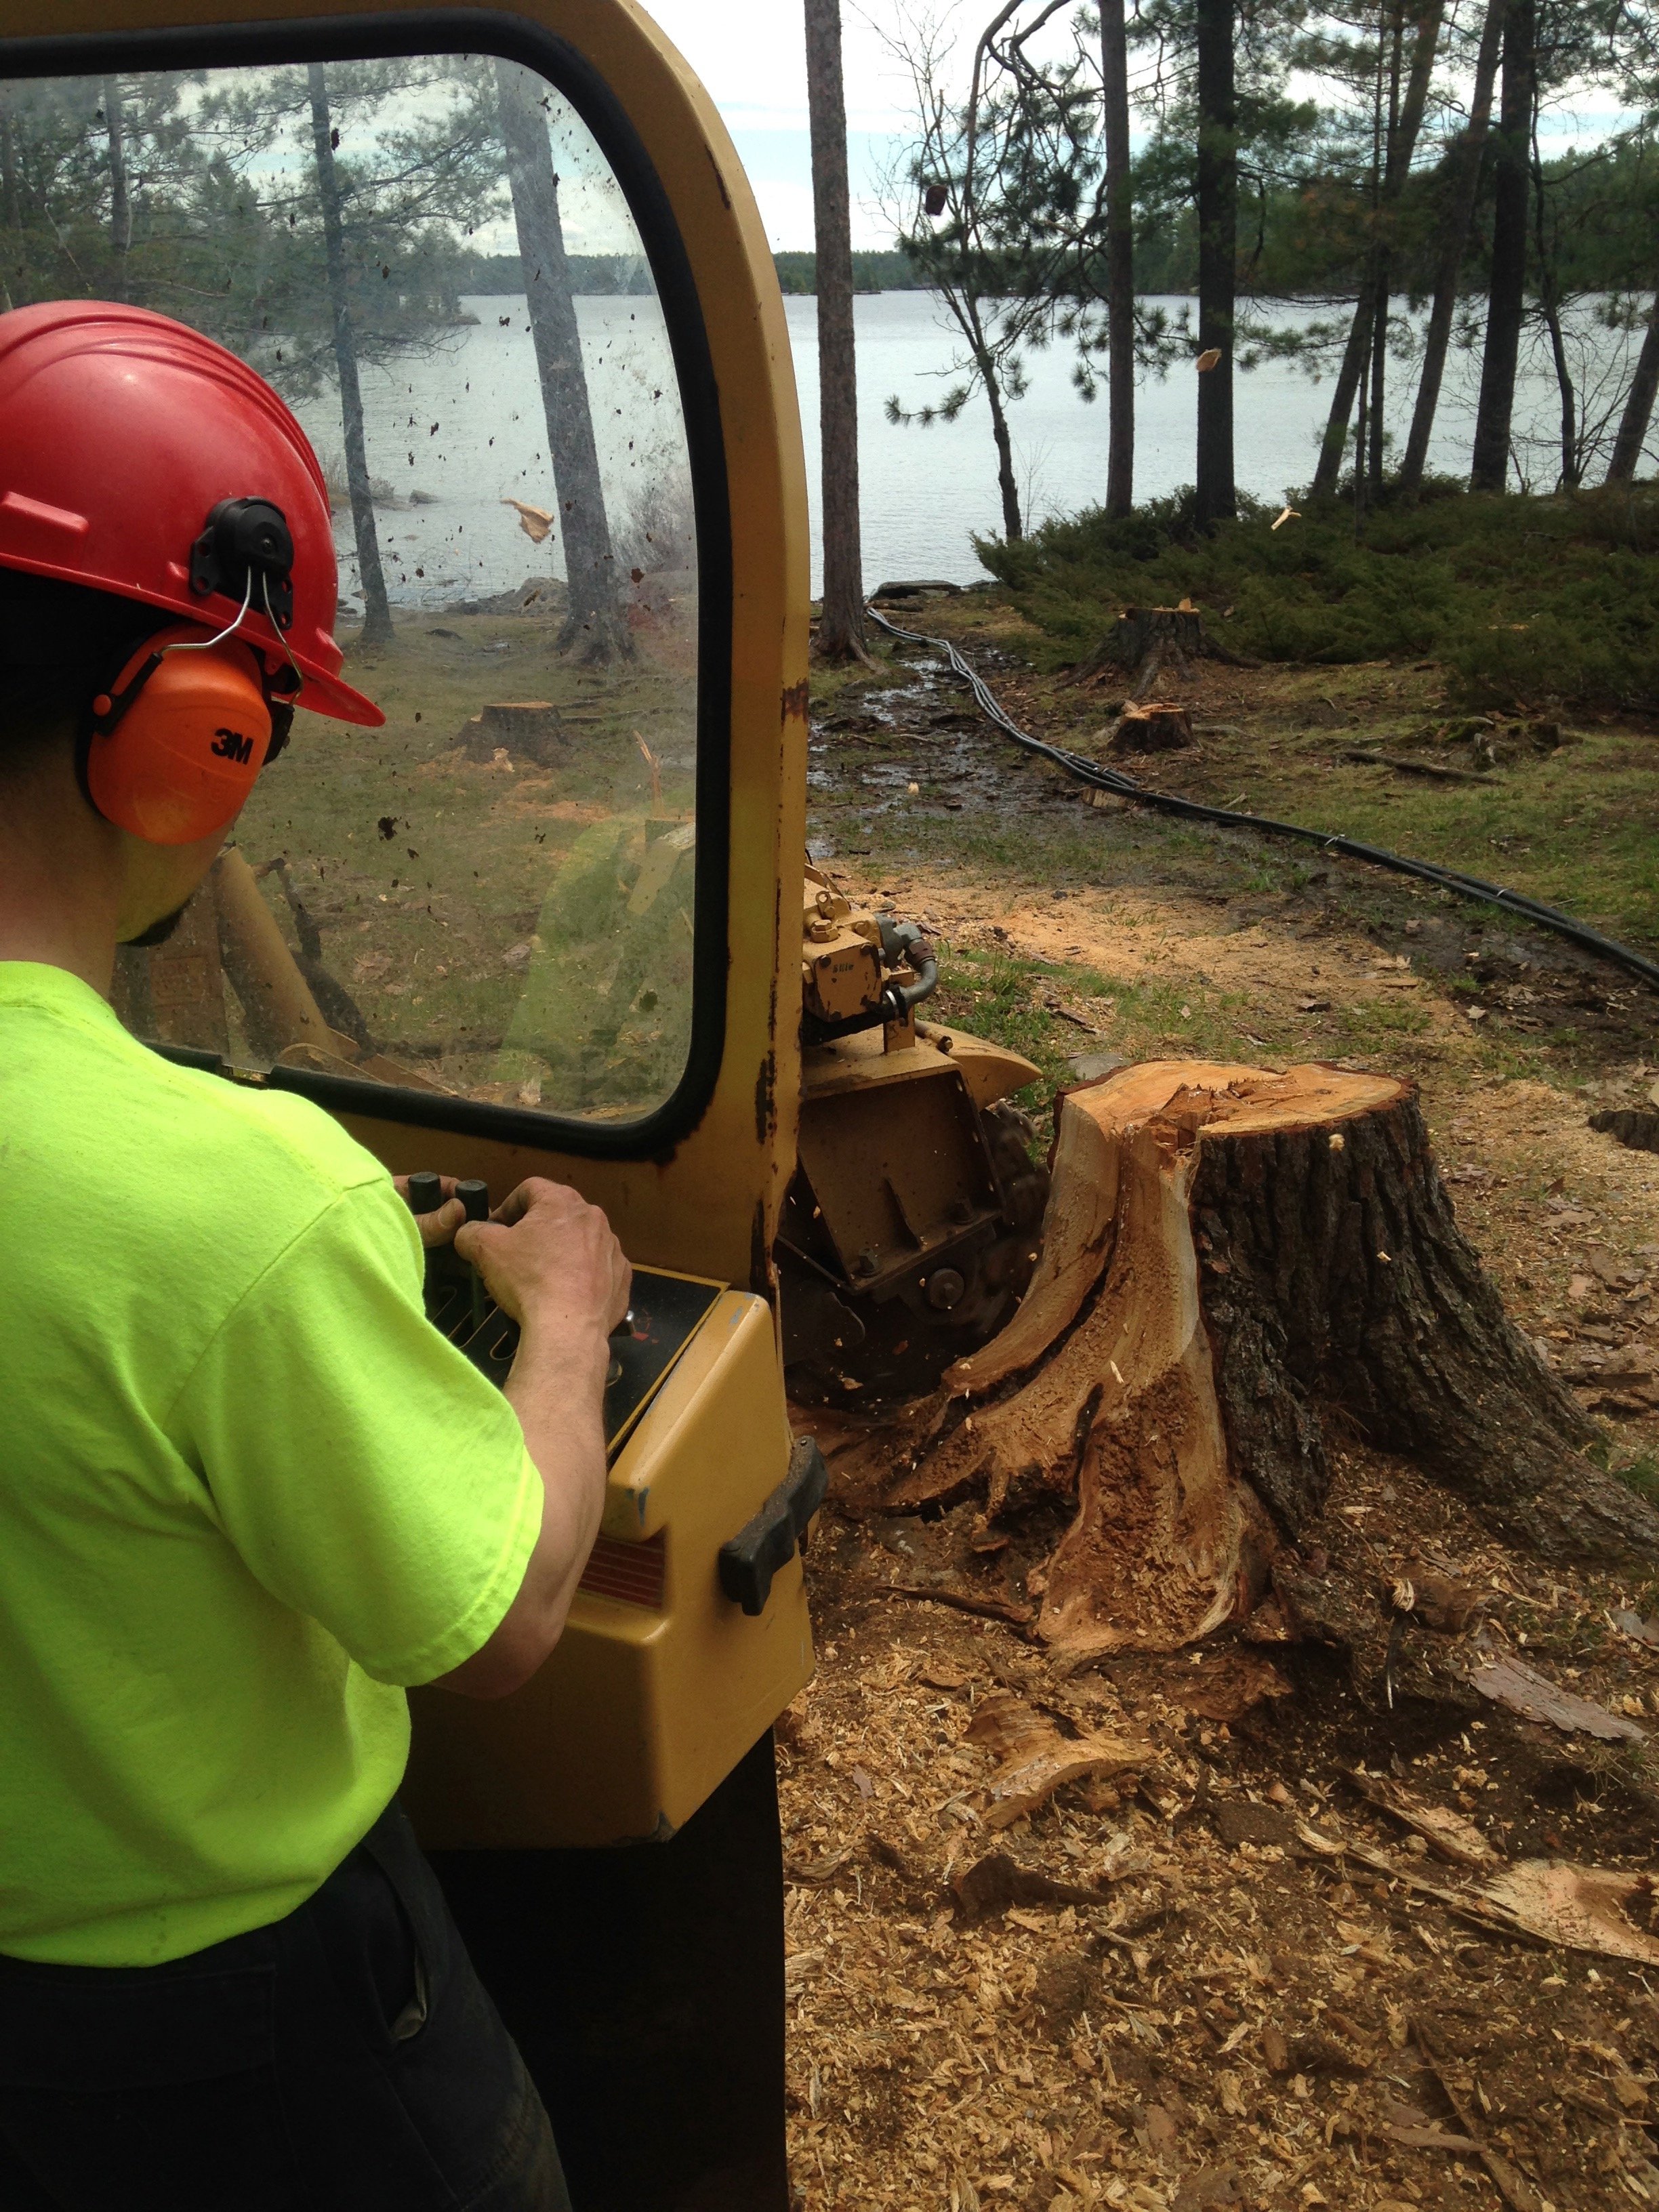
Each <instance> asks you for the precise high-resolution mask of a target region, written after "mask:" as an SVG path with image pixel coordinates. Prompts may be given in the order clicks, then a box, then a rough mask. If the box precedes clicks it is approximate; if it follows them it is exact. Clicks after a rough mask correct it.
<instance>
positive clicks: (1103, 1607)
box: [831, 1060, 1659, 1656]
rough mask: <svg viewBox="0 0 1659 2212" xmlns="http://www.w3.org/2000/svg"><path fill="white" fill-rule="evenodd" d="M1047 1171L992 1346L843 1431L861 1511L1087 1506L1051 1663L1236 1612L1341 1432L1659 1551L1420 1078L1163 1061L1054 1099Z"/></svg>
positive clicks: (1495, 1495)
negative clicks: (907, 1403) (1455, 1184)
mask: <svg viewBox="0 0 1659 2212" xmlns="http://www.w3.org/2000/svg"><path fill="white" fill-rule="evenodd" d="M1053 1166H1054V1181H1053V1189H1052V1194H1051V1197H1050V1200H1049V1206H1048V1213H1047V1216H1046V1218H1045V1221H1044V1231H1043V1244H1042V1254H1041V1256H1040V1258H1039V1261H1038V1264H1037V1267H1036V1273H1035V1274H1034V1275H1033V1277H1032V1280H1031V1285H1030V1289H1029V1290H1028V1291H1027V1292H1026V1295H1025V1297H1024V1302H1023V1303H1022V1304H1021V1306H1020V1308H1019V1310H1018V1312H1017V1313H1016V1315H1015V1316H1014V1317H1013V1319H1012V1322H1010V1323H1009V1325H1008V1327H1007V1328H1006V1329H1005V1330H1003V1332H1002V1333H1001V1334H1000V1336H997V1337H995V1338H994V1339H993V1340H991V1342H990V1343H989V1344H987V1345H986V1346H984V1347H983V1348H982V1349H981V1350H980V1351H979V1352H975V1353H974V1354H973V1356H972V1357H971V1358H967V1359H963V1360H961V1361H958V1362H957V1364H956V1366H954V1367H953V1368H951V1369H950V1370H947V1372H946V1374H945V1377H944V1382H943V1385H942V1387H941V1389H940V1390H939V1393H938V1394H937V1395H935V1396H934V1397H933V1398H932V1399H929V1400H927V1401H922V1402H921V1404H919V1405H918V1406H916V1407H912V1408H910V1409H908V1411H907V1413H905V1415H904V1416H903V1417H902V1419H900V1421H899V1422H897V1423H896V1424H892V1425H889V1426H888V1428H887V1429H886V1430H885V1431H877V1430H875V1429H874V1428H873V1427H872V1428H870V1429H868V1430H866V1431H865V1433H863V1434H862V1435H861V1436H854V1437H843V1438H842V1440H840V1442H839V1444H838V1445H836V1442H835V1440H834V1439H832V1440H831V1443H832V1446H833V1447H834V1448H833V1449H832V1455H831V1467H832V1474H833V1476H834V1479H835V1481H836V1490H837V1494H838V1495H839V1496H841V1497H842V1499H843V1500H844V1501H845V1502H847V1503H848V1504H851V1505H853V1506H854V1509H855V1510H857V1509H858V1508H859V1507H860V1506H863V1507H865V1508H866V1509H871V1510H873V1509H876V1508H880V1509H881V1510H894V1509H895V1508H896V1509H899V1510H903V1509H905V1508H907V1507H908V1508H911V1509H915V1508H916V1507H919V1506H921V1505H923V1504H927V1503H928V1502H930V1501H948V1500H954V1499H956V1498H961V1497H964V1496H968V1495H971V1494H973V1493H975V1492H978V1491H979V1490H981V1488H982V1490H983V1492H984V1494H985V1498H986V1507H987V1514H988V1513H996V1512H999V1511H1000V1510H1004V1509H1005V1508H1006V1507H1009V1506H1011V1505H1014V1504H1019V1503H1021V1502H1023V1501H1030V1500H1035V1499H1036V1498H1041V1497H1042V1496H1043V1495H1044V1494H1049V1495H1058V1496H1060V1497H1062V1498H1075V1500H1076V1506H1077V1510H1076V1517H1075V1519H1074V1520H1073V1523H1072V1525H1071V1527H1070V1528H1069V1529H1068V1531H1067V1533H1066V1535H1065V1536H1064V1537H1063V1538H1062V1539H1061V1541H1060V1544H1059V1546H1058V1547H1057V1549H1056V1550H1055V1552H1054V1557H1053V1559H1052V1560H1051V1561H1050V1563H1049V1567H1048V1583H1047V1588H1046V1590H1045V1591H1044V1593H1043V1599H1042V1611H1041V1613H1040V1616H1039V1619H1038V1622H1037V1629H1038V1632H1039V1633H1040V1634H1041V1635H1042V1637H1043V1638H1045V1640H1047V1641H1048V1643H1050V1644H1053V1645H1054V1646H1055V1647H1057V1648H1058V1649H1060V1650H1064V1651H1066V1652H1068V1653H1073V1654H1077V1655H1079V1656H1086V1655H1088V1654H1089V1653H1091V1652H1096V1651H1105V1650H1114V1649H1118V1648H1121V1647H1125V1646H1136V1647H1139V1648H1142V1649H1147V1650H1170V1649H1174V1648H1176V1647H1177V1646H1179V1645H1180V1644H1185V1643H1188V1642H1191V1641H1193V1640H1194V1639H1195V1638H1198V1637H1200V1636H1203V1635H1205V1634H1206V1633H1208V1632H1210V1631H1211V1630H1212V1629H1213V1628H1216V1627H1218V1626H1220V1624H1221V1623H1222V1622H1224V1621H1225V1620H1229V1619H1236V1618H1242V1617H1243V1616H1244V1615H1245V1614H1247V1613H1249V1610H1250V1609H1251V1607H1252V1606H1253V1605H1254V1603H1255V1600H1256V1598H1257V1597H1258V1596H1259V1595H1261V1592H1262V1590H1263V1589H1265V1587H1266V1583H1267V1575H1268V1572H1269V1570H1270V1567H1271V1565H1272V1563H1273V1559H1274V1556H1275V1554H1282V1553H1284V1550H1285V1543H1286V1540H1291V1541H1293V1540H1294V1539H1295V1537H1296V1536H1297V1533H1298V1532H1299V1531H1300V1530H1301V1529H1302V1528H1303V1527H1304V1525H1305V1523H1306V1522H1307V1521H1308V1520H1309V1519H1310V1516H1312V1515H1313V1514H1314V1513H1316V1511H1317V1510H1318V1509H1319V1507H1320V1506H1321V1504H1322V1503H1323V1500H1324V1498H1325V1495H1326V1492H1327V1490H1328V1486H1329V1480H1330V1469H1329V1462H1328V1455H1327V1449H1326V1441H1325V1423H1326V1419H1327V1418H1328V1416H1330V1415H1332V1414H1334V1415H1335V1416H1336V1417H1337V1418H1338V1419H1339V1420H1340V1422H1341V1424H1342V1425H1343V1427H1344V1428H1345V1430H1346V1431H1347V1432H1349V1433H1352V1432H1354V1431H1358V1434H1359V1435H1360V1436H1361V1437H1363V1439H1364V1441H1365V1442H1366V1443H1370V1444H1372V1445H1374V1446H1376V1447H1377V1448H1379V1449H1383V1450H1387V1451H1390V1452H1398V1453H1401V1454H1403V1455H1408V1456H1410V1457H1412V1458H1413V1459H1414V1460H1416V1461H1417V1462H1419V1464H1420V1465H1421V1466H1422V1467H1423V1468H1425V1471H1426V1472H1428V1473H1429V1474H1432V1475H1433V1476H1435V1477H1437V1479H1438V1480H1441V1481H1443V1482H1444V1483H1445V1484H1446V1485H1448V1486H1449V1487H1451V1488H1453V1489H1455V1490H1457V1491H1459V1492H1462V1494H1463V1495H1464V1496H1465V1497H1466V1498H1468V1499H1469V1501H1470V1503H1471V1504H1473V1505H1474V1507H1475V1509H1476V1510H1478V1511H1479V1512H1480V1515H1481V1516H1482V1517H1483V1518H1484V1519H1486V1521H1487V1522H1489V1523H1490V1524H1491V1525H1492V1527H1493V1528H1496V1529H1497V1530H1498V1531H1499V1532H1500V1533H1502V1534H1504V1535H1505V1536H1508V1537H1511V1538H1516V1539H1519V1540H1520V1541H1523V1542H1525V1543H1527V1544H1528V1545H1529V1546H1531V1547H1533V1548H1534V1549H1535V1550H1537V1551H1540V1552H1541V1553H1544V1554H1545V1555H1547V1556H1554V1557H1567V1556H1578V1557H1595V1558H1616V1557H1645V1558H1648V1559H1651V1557H1652V1556H1653V1553H1654V1550H1655V1547H1656V1544H1659V1516H1655V1514H1654V1513H1653V1512H1652V1510H1651V1509H1650V1508H1649V1507H1648V1506H1646V1505H1645V1504H1643V1503H1642V1502H1641V1501H1640V1500H1639V1499H1638V1498H1637V1497H1636V1496H1635V1495H1634V1494H1633V1493H1632V1492H1630V1491H1628V1490H1627V1489H1626V1488H1625V1487H1624V1486H1622V1485H1621V1484H1620V1483H1618V1482H1616V1481H1615V1480H1613V1478H1612V1477H1610V1476H1608V1475H1607V1474H1603V1473H1602V1472H1601V1469H1600V1468H1597V1467H1595V1465H1594V1463H1593V1462H1590V1461H1589V1460H1588V1459H1587V1458H1585V1457H1584V1456H1583V1447H1584V1446H1585V1445H1587V1444H1588V1443H1590V1442H1591V1441H1592V1439H1593V1437H1594V1434H1595V1431H1594V1430H1593V1429H1592V1427H1591V1425H1590V1423H1589V1420H1588V1419H1586V1417H1585V1415H1584V1414H1583V1412H1582V1411H1581V1410H1580V1408H1579V1407H1578V1406H1577V1404H1576V1403H1575V1402H1574V1401H1573V1400H1572V1399H1571V1397H1570V1396H1569V1395H1567V1393H1566V1391H1565V1389H1563V1388H1562V1386H1561V1385H1560V1383H1559V1382H1558V1381H1557V1380H1556V1379H1555V1378H1554V1376H1552V1375H1551V1374H1550V1372H1549V1371H1548V1370H1547V1368H1546V1367H1545V1366H1544V1365H1543V1364H1542V1363H1541V1360H1540V1359H1539V1358H1538V1357H1537V1354H1536V1353H1535V1352H1534V1349H1533V1347H1532V1346H1531V1345H1530V1343H1529V1342H1528V1340H1527V1339H1526V1338H1525V1337H1523V1336H1522V1334H1520V1332H1519V1331H1518V1330H1517V1329H1516V1328H1515V1327H1514V1325H1513V1324H1512V1323H1511V1322H1510V1321H1509V1319H1508V1318H1507V1316H1505V1314H1504V1309H1503V1304H1502V1301H1501V1299H1500V1297H1499V1296H1498V1291H1497V1290H1496V1288H1495V1287H1494V1285H1492V1282H1491V1281H1490V1280H1489V1279H1488V1278H1487V1277H1486V1274H1485V1273H1484V1272H1483V1270H1482V1268H1481V1266H1480V1260H1479V1257H1478V1255H1476V1253H1475V1251H1474V1248H1473V1247H1472V1246H1471V1245H1470V1244H1469V1243H1468V1240H1467V1239H1466V1238H1465V1237H1463V1235H1462V1232H1461V1231H1460V1230H1459V1229H1458V1226H1457V1224H1456V1220H1455V1217H1454V1214H1453V1212H1452V1206H1451V1201H1450V1200H1449V1197H1448V1195H1447V1193H1446V1190H1445V1187H1444V1185H1443V1182H1442V1181H1441V1178H1440V1175H1439V1172H1438V1170H1437V1167H1436V1166H1435V1163H1434V1159H1433V1157H1432V1154H1431V1151H1430V1147H1429V1140H1428V1135H1427V1132H1426V1130H1425V1127H1424V1123H1423V1119H1422V1116H1421V1115H1420V1113H1419V1110H1418V1107H1417V1103H1416V1100H1415V1096H1414V1093H1413V1088H1412V1086H1411V1085H1409V1084H1407V1083H1405V1082H1401V1081H1398V1080H1395V1079H1393V1078H1391V1077H1387V1076H1378V1075H1368V1074H1358V1073H1346V1072H1345V1071H1343V1070H1340V1069H1337V1068H1332V1067H1327V1066H1302V1067H1294V1068H1291V1069H1290V1070H1289V1071H1288V1072H1286V1073H1284V1074H1282V1075H1273V1074H1269V1073H1264V1072H1263V1071H1261V1069H1257V1068H1250V1067H1240V1066H1223V1065H1216V1064H1213V1063H1210V1062H1206V1061H1191V1060H1188V1061H1182V1060H1158V1061H1152V1062H1150V1063H1148V1064H1146V1065H1145V1066H1137V1067H1130V1068H1125V1069H1123V1070H1121V1072H1119V1073H1116V1074H1114V1075H1111V1076H1109V1077H1107V1078H1106V1079H1104V1080H1103V1081H1102V1082H1099V1083H1097V1084H1092V1085H1085V1086H1084V1087H1083V1088H1081V1089H1079V1090H1076V1091H1070V1092H1067V1093H1066V1094H1065V1096H1064V1097H1063V1099H1062V1102H1061V1109H1060V1122H1059V1128H1058V1133H1057V1137H1056V1140H1055V1149H1054V1164H1053ZM895 1464H897V1468H898V1473H897V1475H896V1479H895V1475H894V1468H895Z"/></svg>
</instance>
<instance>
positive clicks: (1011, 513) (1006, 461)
mask: <svg viewBox="0 0 1659 2212" xmlns="http://www.w3.org/2000/svg"><path fill="white" fill-rule="evenodd" d="M980 373H981V375H982V376H983V378H984V380H985V402H986V404H987V406H988V407H989V409H990V410H991V435H992V437H993V438H994V440H995V441H996V449H997V489H998V491H999V492H1000V494H1001V495H1002V534H1003V536H1004V538H1006V540H1007V541H1008V543H1009V544H1011V545H1012V544H1017V543H1018V540H1019V539H1020V538H1023V537H1024V535H1025V529H1024V523H1023V522H1022V521H1021V520H1020V512H1019V483H1018V478H1017V477H1015V475H1014V441H1013V437H1012V434H1011V432H1010V430H1009V428H1008V416H1007V412H1006V409H1005V408H1004V406H1003V404H1002V393H1001V392H1000V389H999V388H998V385H997V379H996V364H995V363H994V362H992V361H990V360H989V359H988V358H987V360H986V361H985V362H983V363H982V364H981V372H980Z"/></svg>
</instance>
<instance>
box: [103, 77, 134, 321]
mask: <svg viewBox="0 0 1659 2212" xmlns="http://www.w3.org/2000/svg"><path fill="white" fill-rule="evenodd" d="M104 128H105V131H106V133H107V134H108V139H109V242H110V248H111V251H112V252H113V254H114V256H115V296H116V298H117V299H118V300H125V298H126V297H127V290H128V276H127V256H128V254H129V253H131V251H132V194H131V190H130V189H129V185H128V181H127V148H126V129H125V118H124V117H123V114H122V112H121V86H120V82H119V80H118V78H116V77H112V76H106V78H105V79H104Z"/></svg>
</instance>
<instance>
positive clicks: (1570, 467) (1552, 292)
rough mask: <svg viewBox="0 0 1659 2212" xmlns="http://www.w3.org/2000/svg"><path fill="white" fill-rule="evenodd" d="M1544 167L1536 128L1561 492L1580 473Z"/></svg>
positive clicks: (1541, 298) (1537, 200) (1544, 303)
mask: <svg viewBox="0 0 1659 2212" xmlns="http://www.w3.org/2000/svg"><path fill="white" fill-rule="evenodd" d="M1544 195H1545V185H1544V164H1543V161H1542V158H1541V155H1540V154H1539V151H1538V129H1537V122H1536V118H1535V117H1534V125H1533V134H1532V204H1533V225H1534V236H1535V238H1536V240H1537V244H1538V304H1539V307H1540V308H1541V310H1542V313H1543V317H1544V327H1545V329H1546V330H1547V331H1548V332H1549V338H1550V360H1551V362H1552V364H1553V367H1554V369H1555V388H1556V391H1557V392H1559V394H1560V399H1561V489H1562V490H1563V491H1572V490H1575V489H1577V485H1578V482H1579V479H1580V477H1582V476H1583V467H1582V465H1581V464H1580V460H1579V456H1578V395H1577V392H1576V391H1575V390H1574V388H1573V381H1572V370H1571V368H1570V367H1569V365H1568V362H1567V347H1566V339H1565V336H1564V335H1563V332H1562V329H1561V294H1560V288H1559V285H1558V284H1557V283H1556V275H1555V256H1554V254H1553V252H1551V251H1550V242H1549V228H1548V225H1547V223H1546V222H1545V219H1544V217H1545V199H1544Z"/></svg>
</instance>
